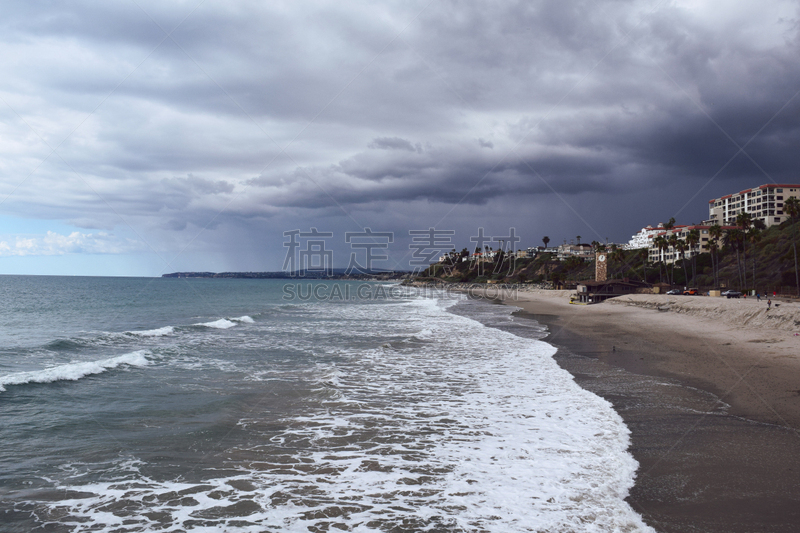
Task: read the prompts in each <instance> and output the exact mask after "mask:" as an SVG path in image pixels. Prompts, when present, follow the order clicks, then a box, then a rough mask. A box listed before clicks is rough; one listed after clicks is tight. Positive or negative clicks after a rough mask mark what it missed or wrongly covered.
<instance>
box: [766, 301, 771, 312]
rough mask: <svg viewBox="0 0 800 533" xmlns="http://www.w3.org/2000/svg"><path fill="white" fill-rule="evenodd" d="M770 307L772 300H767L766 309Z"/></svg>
mask: <svg viewBox="0 0 800 533" xmlns="http://www.w3.org/2000/svg"><path fill="white" fill-rule="evenodd" d="M770 307H772V300H767V311H769V309H770Z"/></svg>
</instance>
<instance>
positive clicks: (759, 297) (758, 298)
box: [756, 293, 761, 302]
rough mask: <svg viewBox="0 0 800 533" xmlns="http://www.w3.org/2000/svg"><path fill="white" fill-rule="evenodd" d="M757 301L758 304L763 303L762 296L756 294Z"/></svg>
mask: <svg viewBox="0 0 800 533" xmlns="http://www.w3.org/2000/svg"><path fill="white" fill-rule="evenodd" d="M756 301H757V302H760V301H761V295H760V294H759V293H756Z"/></svg>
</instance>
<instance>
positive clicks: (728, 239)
mask: <svg viewBox="0 0 800 533" xmlns="http://www.w3.org/2000/svg"><path fill="white" fill-rule="evenodd" d="M723 242H724V243H725V246H727V247H732V248H733V249H734V250H736V274H737V276H738V278H739V289H741V288H742V265H741V262H740V261H739V244H740V243H741V242H742V230H739V229H732V230H728V231H727V232H726V233H725V237H724V239H723Z"/></svg>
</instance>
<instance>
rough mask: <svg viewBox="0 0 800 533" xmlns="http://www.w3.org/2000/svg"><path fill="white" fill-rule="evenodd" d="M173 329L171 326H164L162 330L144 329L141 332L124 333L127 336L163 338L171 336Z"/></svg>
mask: <svg viewBox="0 0 800 533" xmlns="http://www.w3.org/2000/svg"><path fill="white" fill-rule="evenodd" d="M174 332H175V328H174V327H172V326H164V327H163V328H156V329H146V330H143V331H126V332H125V333H127V334H128V335H136V336H137V337H163V336H165V335H172V334H173V333H174Z"/></svg>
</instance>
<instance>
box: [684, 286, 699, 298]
mask: <svg viewBox="0 0 800 533" xmlns="http://www.w3.org/2000/svg"><path fill="white" fill-rule="evenodd" d="M683 294H684V295H685V296H697V295H698V294H700V291H699V290H698V289H697V288H692V289H686V290H685V291H683Z"/></svg>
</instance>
